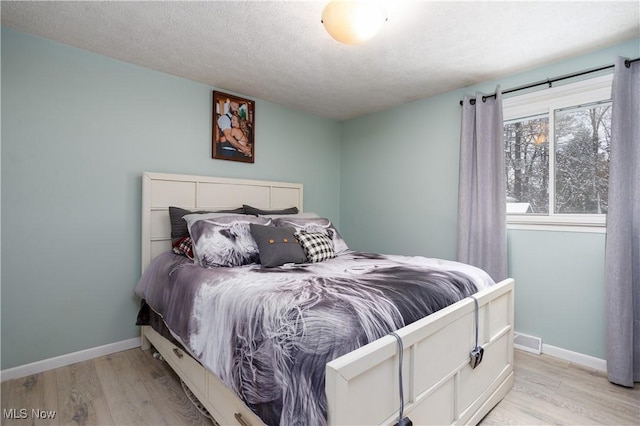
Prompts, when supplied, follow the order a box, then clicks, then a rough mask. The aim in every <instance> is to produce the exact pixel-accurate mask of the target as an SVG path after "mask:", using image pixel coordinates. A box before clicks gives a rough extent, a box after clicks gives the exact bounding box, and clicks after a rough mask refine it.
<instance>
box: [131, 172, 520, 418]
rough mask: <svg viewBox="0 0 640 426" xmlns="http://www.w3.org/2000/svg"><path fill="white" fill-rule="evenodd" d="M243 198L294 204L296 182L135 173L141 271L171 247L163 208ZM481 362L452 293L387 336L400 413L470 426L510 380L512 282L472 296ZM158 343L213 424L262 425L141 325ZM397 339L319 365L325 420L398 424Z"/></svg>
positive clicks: (463, 306) (222, 205)
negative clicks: (475, 361) (138, 176)
mask: <svg viewBox="0 0 640 426" xmlns="http://www.w3.org/2000/svg"><path fill="white" fill-rule="evenodd" d="M242 204H250V205H253V206H256V207H259V208H265V209H270V208H271V209H276V208H286V207H291V206H296V207H298V209H299V210H300V211H302V210H303V186H302V184H296V183H285V182H271V181H258V180H244V179H230V178H217V177H205V176H188V175H174V174H162V173H144V174H143V177H142V270H143V271H144V269H145V268H146V267H147V265H149V262H150V261H151V259H153V258H154V257H155V256H157V255H158V254H160V253H162V252H163V251H166V250H168V249H169V248H170V247H171V244H170V243H171V237H170V225H169V213H168V207H169V206H179V207H183V208H187V209H202V210H209V209H211V210H216V209H227V208H235V207H239V206H241V205H242ZM476 298H477V300H478V306H479V312H478V313H479V316H478V325H479V327H478V331H479V341H480V344H481V345H482V346H483V348H484V357H483V361H482V363H481V364H480V365H479V366H477V367H476V368H475V369H473V368H471V365H470V363H469V353H470V351H471V349H472V348H473V347H474V345H475V332H476V329H475V314H476V313H475V305H474V301H473V300H472V299H471V298H467V299H464V300H461V301H459V302H457V303H455V304H453V305H451V306H449V307H447V308H445V309H442V310H440V311H438V312H436V313H434V314H432V315H430V316H428V317H426V318H423V319H422V320H419V321H416V322H415V323H413V324H410V325H408V326H406V327H404V328H402V329H400V330H399V331H398V332H397V334H398V335H399V336H400V337H401V338H402V342H403V347H404V350H403V384H404V386H403V388H404V401H405V406H404V416H405V417H409V418H410V419H411V420H412V421H413V424H414V425H417V424H439V425H442V424H477V423H478V422H479V421H480V420H482V418H483V417H484V416H485V415H486V414H487V413H488V412H489V411H490V410H491V409H492V408H493V407H494V406H495V405H496V404H497V403H498V402H499V401H500V400H501V399H502V398H503V397H504V396H505V395H506V394H507V392H508V391H509V390H510V389H511V387H512V386H513V325H514V322H513V321H514V311H513V310H514V282H513V280H512V279H507V280H504V281H502V282H500V283H498V284H496V285H494V286H492V287H491V288H489V289H486V290H482V291H480V292H479V293H477V294H476ZM151 344H153V346H154V347H155V348H156V350H158V351H159V352H160V353H161V354H162V356H163V357H164V359H165V360H166V361H167V362H168V363H169V365H170V366H171V367H172V368H173V369H174V370H175V371H176V373H177V374H178V376H180V378H181V379H182V380H183V381H184V382H185V383H186V384H187V385H188V386H189V388H190V389H191V391H192V392H193V393H194V394H195V396H196V397H197V398H198V399H199V400H200V402H201V403H202V404H203V405H204V406H205V407H206V408H207V410H208V411H209V413H211V415H212V416H213V417H214V418H215V419H216V421H217V422H218V423H220V424H240V425H242V426H246V425H253V426H257V425H260V424H262V422H261V420H260V418H258V417H257V416H256V415H255V414H254V413H253V412H252V411H251V410H250V409H249V408H248V407H247V406H246V405H244V404H243V403H242V401H241V400H240V399H239V398H238V397H237V396H236V395H235V394H233V393H232V392H231V391H230V390H229V389H228V388H226V387H225V386H224V385H223V384H222V382H221V381H220V380H219V379H218V378H217V377H216V376H215V375H213V374H212V373H210V372H209V371H208V370H206V369H205V368H204V367H203V366H202V365H201V364H199V363H198V362H197V361H196V360H195V359H193V358H192V357H191V356H189V354H187V353H185V352H184V350H183V349H181V348H178V347H176V346H174V345H173V344H171V343H170V342H169V341H168V340H166V339H164V338H163V337H161V336H160V335H159V334H158V333H156V332H155V331H154V330H153V329H152V328H151V327H148V326H145V327H142V348H143V349H148V348H149V347H150V345H151ZM397 347H398V346H397V341H396V339H395V338H394V337H392V336H385V337H383V338H381V339H378V340H376V341H374V342H372V343H370V344H368V345H366V346H363V347H361V348H359V349H357V350H355V351H353V352H350V353H348V354H346V355H344V356H342V357H340V358H337V359H335V360H333V361H331V362H330V363H328V364H327V367H326V386H325V389H326V394H327V403H328V423H329V424H330V425H343V424H349V425H356V424H366V425H372V424H386V425H394V424H395V423H397V421H398V411H399V410H398V409H399V405H400V397H399V389H398V388H399V374H398V367H399V364H398V363H399V356H398V349H397Z"/></svg>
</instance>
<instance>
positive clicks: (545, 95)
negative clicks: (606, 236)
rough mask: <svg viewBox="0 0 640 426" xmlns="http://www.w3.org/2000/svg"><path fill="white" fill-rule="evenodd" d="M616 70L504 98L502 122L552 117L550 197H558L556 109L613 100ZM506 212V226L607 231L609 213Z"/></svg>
mask: <svg viewBox="0 0 640 426" xmlns="http://www.w3.org/2000/svg"><path fill="white" fill-rule="evenodd" d="M612 83H613V74H607V75H602V76H599V77H594V78H589V79H586V80H581V81H578V82H575V83H569V84H565V85H562V86H557V87H550V88H548V89H545V90H539V91H534V92H530V93H526V94H522V95H516V96H512V97H508V98H504V99H503V100H502V112H503V122H507V121H513V120H518V119H525V118H527V117H533V116H539V115H546V116H547V117H548V119H549V137H548V140H549V153H550V154H551V153H553V155H549V177H550V180H549V181H550V183H551V182H553V186H552V185H549V198H550V200H554V199H555V191H556V188H555V175H554V176H553V180H551V178H552V176H551V175H552V173H554V172H553V171H554V170H555V149H556V147H555V134H554V133H553V132H555V130H554V125H555V114H554V111H555V110H558V109H563V108H570V107H575V106H578V105H585V104H591V103H595V102H603V101H604V102H607V101H611V88H612ZM549 207H550V208H549V210H550V211H549V214H544V215H536V214H531V213H526V214H507V229H531V230H550V231H579V232H598V233H604V232H606V214H567V213H562V214H559V213H555V212H554V211H553V209H552V208H551V206H549Z"/></svg>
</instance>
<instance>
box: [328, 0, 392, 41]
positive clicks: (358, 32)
mask: <svg viewBox="0 0 640 426" xmlns="http://www.w3.org/2000/svg"><path fill="white" fill-rule="evenodd" d="M386 20H387V13H386V10H385V8H384V5H383V4H382V2H381V1H373V0H370V1H363V0H332V1H330V2H329V3H328V4H327V5H326V6H325V8H324V10H323V11H322V20H321V21H320V22H322V24H323V25H324V28H325V29H326V30H327V32H328V33H329V35H330V36H331V37H333V38H334V39H336V40H337V41H339V42H340V43H344V44H362V43H364V42H365V41H367V40H369V39H370V38H372V37H373V36H374V35H376V33H377V32H378V30H379V29H380V27H381V26H382V24H383V23H384V22H385V21H386Z"/></svg>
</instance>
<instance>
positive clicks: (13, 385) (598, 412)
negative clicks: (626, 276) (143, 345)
mask: <svg viewBox="0 0 640 426" xmlns="http://www.w3.org/2000/svg"><path fill="white" fill-rule="evenodd" d="M515 377H516V379H515V385H514V387H513V389H512V390H511V391H510V392H509V394H508V395H507V396H506V397H505V398H504V400H502V401H501V402H500V403H499V404H498V405H497V406H496V407H495V408H494V409H493V410H492V411H491V412H490V413H489V414H488V415H487V416H486V417H485V418H484V419H483V420H482V422H481V424H482V425H505V424H516V425H534V424H535V425H541V424H564V425H587V424H605V425H640V386H639V385H636V387H635V388H634V389H628V388H623V387H619V386H616V385H613V384H611V383H609V382H608V381H607V379H606V377H605V375H604V374H603V373H601V372H597V371H594V370H590V369H586V368H583V367H580V366H576V365H573V364H570V363H568V362H566V361H562V360H558V359H557V358H552V357H549V356H545V355H532V354H528V353H526V352H522V351H518V350H516V357H515ZM10 409H15V410H16V411H13V413H15V414H16V415H14V417H20V416H21V415H22V413H23V412H21V411H20V409H26V410H27V411H26V417H27V418H26V419H16V418H12V419H8V418H7V417H9V416H10V414H9V412H8V411H7V410H10ZM32 409H36V410H37V409H41V410H46V411H49V410H52V411H56V416H55V418H53V419H37V418H35V417H33V416H32V411H31V410H32ZM2 410H3V416H2V425H5V424H6V425H14V424H18V425H22V426H26V425H67V424H72V425H103V424H104V425H209V426H211V424H212V423H211V422H210V421H209V420H208V419H207V418H206V417H204V416H203V415H202V414H201V413H200V412H199V411H198V410H197V409H196V408H195V407H194V406H193V405H192V404H191V402H190V401H189V400H188V399H187V397H186V396H185V394H184V392H183V390H182V387H181V385H180V381H179V379H178V378H177V376H175V374H174V373H173V372H172V371H171V370H170V369H169V367H167V365H166V364H165V363H164V362H162V361H158V360H156V359H154V358H153V357H152V356H151V353H150V351H141V350H140V349H131V350H128V351H124V352H119V353H117V354H113V355H108V356H104V357H100V358H96V359H93V360H90V361H85V362H81V363H77V364H74V365H71V366H68V367H62V368H58V369H55V370H51V371H47V372H44V373H40V374H36V375H33V376H29V377H26V378H22V379H16V380H9V381H6V382H3V383H2Z"/></svg>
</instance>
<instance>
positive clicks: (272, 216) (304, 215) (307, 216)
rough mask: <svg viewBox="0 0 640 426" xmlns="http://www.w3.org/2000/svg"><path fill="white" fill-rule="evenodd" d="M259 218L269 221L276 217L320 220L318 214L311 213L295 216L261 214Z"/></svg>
mask: <svg viewBox="0 0 640 426" xmlns="http://www.w3.org/2000/svg"><path fill="white" fill-rule="evenodd" d="M260 216H262V217H270V218H271V219H275V218H278V217H288V218H301V219H312V218H320V215H319V214H318V213H312V212H304V213H296V214H261V215H260Z"/></svg>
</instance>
